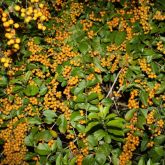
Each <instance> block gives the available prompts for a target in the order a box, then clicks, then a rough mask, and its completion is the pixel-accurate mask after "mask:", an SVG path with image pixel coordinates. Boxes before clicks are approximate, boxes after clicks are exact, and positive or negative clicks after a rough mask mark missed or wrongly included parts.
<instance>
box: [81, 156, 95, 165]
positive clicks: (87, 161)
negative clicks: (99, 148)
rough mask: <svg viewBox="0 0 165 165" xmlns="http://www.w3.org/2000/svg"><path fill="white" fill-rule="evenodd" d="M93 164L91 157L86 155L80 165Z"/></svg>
mask: <svg viewBox="0 0 165 165" xmlns="http://www.w3.org/2000/svg"><path fill="white" fill-rule="evenodd" d="M93 162H94V158H93V155H87V156H86V157H85V158H84V159H83V162H82V164H83V165H93Z"/></svg>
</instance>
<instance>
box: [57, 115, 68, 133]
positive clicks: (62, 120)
mask: <svg viewBox="0 0 165 165" xmlns="http://www.w3.org/2000/svg"><path fill="white" fill-rule="evenodd" d="M57 124H58V125H59V130H60V132H61V133H65V132H66V129H67V120H66V118H65V116H64V115H60V116H59V117H58V119H57Z"/></svg>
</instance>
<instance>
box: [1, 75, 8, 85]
mask: <svg viewBox="0 0 165 165" xmlns="http://www.w3.org/2000/svg"><path fill="white" fill-rule="evenodd" d="M5 86H7V78H6V77H5V76H0V87H5Z"/></svg>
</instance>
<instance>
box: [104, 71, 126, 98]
mask: <svg viewBox="0 0 165 165" xmlns="http://www.w3.org/2000/svg"><path fill="white" fill-rule="evenodd" d="M122 70H123V69H122V68H121V69H120V71H119V72H118V74H117V76H116V78H115V80H114V82H113V84H112V86H111V88H110V90H109V92H108V94H107V96H106V98H107V97H109V95H110V94H111V93H112V90H113V88H114V86H115V84H116V82H117V79H118V77H119V75H120V74H121V72H122Z"/></svg>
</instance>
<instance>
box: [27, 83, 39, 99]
mask: <svg viewBox="0 0 165 165" xmlns="http://www.w3.org/2000/svg"><path fill="white" fill-rule="evenodd" d="M38 92H39V88H38V87H37V86H36V85H28V86H27V87H26V89H25V90H24V93H25V95H26V96H35V95H36V94H38Z"/></svg>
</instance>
